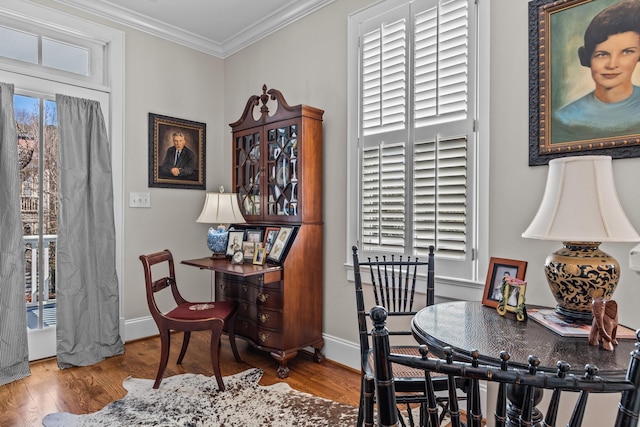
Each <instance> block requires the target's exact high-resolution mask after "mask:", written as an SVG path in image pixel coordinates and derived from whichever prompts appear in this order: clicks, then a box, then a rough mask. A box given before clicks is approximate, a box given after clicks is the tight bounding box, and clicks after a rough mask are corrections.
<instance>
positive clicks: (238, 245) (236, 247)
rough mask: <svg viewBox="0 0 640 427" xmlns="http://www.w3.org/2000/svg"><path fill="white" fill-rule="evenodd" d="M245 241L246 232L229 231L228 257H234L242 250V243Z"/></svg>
mask: <svg viewBox="0 0 640 427" xmlns="http://www.w3.org/2000/svg"><path fill="white" fill-rule="evenodd" d="M243 241H244V230H241V231H235V230H231V231H229V241H228V243H227V255H228V256H233V254H234V253H236V252H237V251H241V250H242V242H243Z"/></svg>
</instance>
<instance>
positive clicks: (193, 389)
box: [42, 368, 358, 427]
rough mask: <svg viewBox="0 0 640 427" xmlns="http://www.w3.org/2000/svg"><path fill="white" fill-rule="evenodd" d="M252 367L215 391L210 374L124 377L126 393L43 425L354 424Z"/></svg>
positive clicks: (350, 414)
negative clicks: (266, 380)
mask: <svg viewBox="0 0 640 427" xmlns="http://www.w3.org/2000/svg"><path fill="white" fill-rule="evenodd" d="M260 378H262V370H260V369H257V368H254V369H249V370H247V371H244V372H241V373H239V374H236V375H232V376H229V377H225V378H224V384H225V387H226V390H225V391H224V392H220V391H219V390H218V385H217V384H216V380H215V378H214V377H206V376H204V375H196V374H183V375H176V376H173V377H168V378H165V379H164V380H162V383H161V384H160V388H158V389H157V390H154V389H153V388H152V386H153V380H145V379H137V378H127V379H125V380H124V383H123V386H124V388H125V389H127V391H128V394H127V395H126V396H125V397H124V398H122V399H120V400H116V401H115V402H112V403H110V404H109V405H107V406H105V407H104V408H103V409H101V410H100V411H98V412H95V413H93V414H87V415H74V414H70V413H67V412H58V413H54V414H49V415H47V416H46V417H44V419H43V420H42V424H43V425H44V426H45V427H89V426H110V427H114V426H127V427H130V426H151V425H152V426H171V427H174V426H194V427H195V426H202V427H204V426H211V427H254V426H256V427H258V426H259V427H262V426H272V427H280V426H282V427H290V426H295V427H322V426H327V427H329V426H330V427H337V426H354V425H356V420H357V417H358V409H357V408H354V407H353V406H349V405H344V404H341V403H337V402H333V401H331V400H326V399H322V398H319V397H316V396H313V395H310V394H306V393H302V392H299V391H296V390H293V389H292V388H291V387H289V385H288V384H286V383H284V382H281V383H277V384H274V385H271V386H261V385H259V384H258V381H260Z"/></svg>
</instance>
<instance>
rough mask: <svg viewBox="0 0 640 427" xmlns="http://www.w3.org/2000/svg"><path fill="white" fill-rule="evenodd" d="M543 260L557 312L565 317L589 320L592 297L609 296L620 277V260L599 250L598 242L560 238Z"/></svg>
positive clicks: (589, 321)
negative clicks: (561, 243)
mask: <svg viewBox="0 0 640 427" xmlns="http://www.w3.org/2000/svg"><path fill="white" fill-rule="evenodd" d="M563 245H564V246H563V247H562V248H561V249H559V250H557V251H556V252H554V253H553V254H551V255H549V256H548V257H547V259H546V261H545V274H546V276H547V283H548V284H549V287H550V288H551V293H552V294H553V296H554V298H555V299H556V302H557V304H558V305H557V307H556V312H557V313H558V314H560V315H561V316H563V317H565V318H567V319H568V320H572V321H578V322H584V323H591V320H592V319H593V316H592V314H591V301H592V300H593V299H594V298H598V297H604V298H605V299H611V297H612V296H613V292H614V291H615V289H616V286H617V285H618V280H619V279H620V264H618V261H616V259H615V258H613V257H612V256H611V255H609V254H607V253H605V252H603V251H602V250H600V248H599V246H600V243H599V242H563Z"/></svg>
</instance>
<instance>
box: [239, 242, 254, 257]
mask: <svg viewBox="0 0 640 427" xmlns="http://www.w3.org/2000/svg"><path fill="white" fill-rule="evenodd" d="M242 252H244V259H246V260H249V261H252V260H253V255H254V254H255V252H256V244H255V243H253V242H247V241H246V240H245V241H244V242H242Z"/></svg>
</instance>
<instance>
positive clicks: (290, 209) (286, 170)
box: [265, 121, 299, 219]
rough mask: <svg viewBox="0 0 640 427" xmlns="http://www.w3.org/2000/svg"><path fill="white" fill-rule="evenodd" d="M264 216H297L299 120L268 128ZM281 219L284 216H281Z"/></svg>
mask: <svg viewBox="0 0 640 427" xmlns="http://www.w3.org/2000/svg"><path fill="white" fill-rule="evenodd" d="M266 137H267V150H268V153H267V161H266V165H265V166H266V169H265V173H266V174H267V176H268V178H267V182H268V188H267V201H266V204H267V208H266V209H267V211H266V212H265V214H266V215H267V216H278V217H297V216H298V191H299V189H298V123H297V121H288V122H284V123H281V124H278V125H277V127H274V128H268V129H267V132H266ZM281 219H284V218H281Z"/></svg>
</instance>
